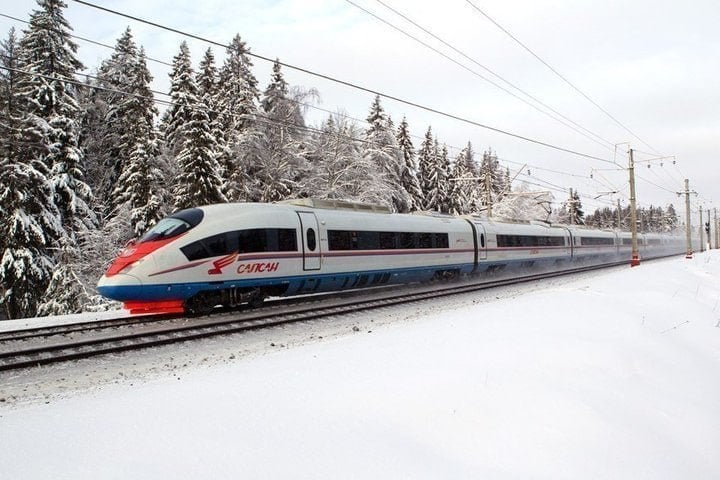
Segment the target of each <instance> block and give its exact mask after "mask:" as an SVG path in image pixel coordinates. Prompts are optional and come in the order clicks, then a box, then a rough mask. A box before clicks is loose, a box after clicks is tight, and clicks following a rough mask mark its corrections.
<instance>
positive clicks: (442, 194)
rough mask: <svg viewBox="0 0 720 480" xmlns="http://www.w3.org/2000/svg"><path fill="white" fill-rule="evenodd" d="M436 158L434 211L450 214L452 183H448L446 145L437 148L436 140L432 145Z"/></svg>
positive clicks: (448, 158)
mask: <svg viewBox="0 0 720 480" xmlns="http://www.w3.org/2000/svg"><path fill="white" fill-rule="evenodd" d="M433 149H434V155H435V158H436V160H437V161H436V162H435V171H434V173H433V182H434V183H435V185H436V188H437V196H436V202H437V203H436V205H435V210H437V211H439V212H442V213H450V211H451V208H452V186H453V184H452V182H451V181H450V156H449V155H448V149H447V145H443V146H442V148H439V144H438V141H437V138H436V139H435V143H434V145H433Z"/></svg>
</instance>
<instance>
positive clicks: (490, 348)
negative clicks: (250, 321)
mask: <svg viewBox="0 0 720 480" xmlns="http://www.w3.org/2000/svg"><path fill="white" fill-rule="evenodd" d="M719 276H720V252H718V251H712V252H706V253H703V254H696V255H695V258H694V259H692V260H685V259H684V258H676V259H671V260H667V261H656V262H644V263H643V264H642V265H641V266H640V267H637V268H633V269H630V268H628V267H623V268H616V269H612V270H608V271H603V272H600V273H594V274H586V275H580V276H572V277H567V278H563V279H559V280H551V281H545V282H542V283H537V284H532V285H526V286H522V287H510V288H506V289H502V290H494V291H491V292H484V293H479V294H478V293H475V294H469V295H463V296H461V297H459V298H458V297H454V298H452V299H435V300H432V301H427V302H424V303H418V304H415V305H413V306H409V307H408V306H406V307H403V308H385V309H382V311H380V312H365V313H362V314H356V315H351V316H349V317H343V318H335V319H327V320H323V321H318V322H311V323H304V324H299V325H290V326H286V327H282V328H275V329H270V330H264V331H259V332H250V333H248V334H243V335H235V336H232V337H226V338H222V339H213V340H209V341H204V342H195V343H192V344H184V345H182V346H171V347H164V348H162V349H157V350H153V351H144V352H139V353H130V354H126V355H118V356H109V357H103V359H95V360H87V361H81V362H76V363H74V364H69V365H65V366H57V367H52V368H44V369H35V370H31V371H28V372H24V373H22V374H4V376H0V385H3V392H2V393H0V397H4V398H3V400H4V401H3V403H0V432H2V434H0V478H24V479H45V478H55V479H63V478H72V479H85V478H88V479H90V478H93V479H94V478H133V479H156V478H178V479H183V478H214V479H224V478H232V479H235V478H293V479H296V478H311V479H318V478H320V479H323V478H328V479H337V478H343V479H347V478H351V479H352V478H363V479H364V478H373V479H374V478H413V479H415V478H493V479H526V478H533V479H578V478H582V479H599V478H603V479H607V478H611V479H633V480H636V479H654V480H655V479H714V478H720V456H719V455H717V448H718V445H720V380H719V379H720V308H718V307H719V305H720V284H718V281H717V279H718V277H719ZM353 327H355V328H353Z"/></svg>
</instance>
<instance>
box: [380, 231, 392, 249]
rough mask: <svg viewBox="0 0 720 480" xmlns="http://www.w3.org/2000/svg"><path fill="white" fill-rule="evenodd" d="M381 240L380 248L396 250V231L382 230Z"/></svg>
mask: <svg viewBox="0 0 720 480" xmlns="http://www.w3.org/2000/svg"><path fill="white" fill-rule="evenodd" d="M379 240H380V248H381V249H383V250H394V249H395V248H396V245H395V233H394V232H380V235H379Z"/></svg>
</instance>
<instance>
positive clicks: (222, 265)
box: [208, 252, 238, 275]
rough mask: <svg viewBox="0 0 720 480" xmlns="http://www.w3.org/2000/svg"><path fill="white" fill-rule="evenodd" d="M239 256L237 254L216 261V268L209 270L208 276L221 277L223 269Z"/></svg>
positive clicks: (214, 263) (214, 265)
mask: <svg viewBox="0 0 720 480" xmlns="http://www.w3.org/2000/svg"><path fill="white" fill-rule="evenodd" d="M237 255H238V254H237V252H235V253H231V254H230V255H227V256H225V257H222V258H218V259H217V260H215V261H214V262H213V267H215V268H211V269H210V270H208V275H220V274H221V273H222V269H223V268H225V267H227V266H228V265H230V264H231V263H233V262H234V261H235V258H236V257H237Z"/></svg>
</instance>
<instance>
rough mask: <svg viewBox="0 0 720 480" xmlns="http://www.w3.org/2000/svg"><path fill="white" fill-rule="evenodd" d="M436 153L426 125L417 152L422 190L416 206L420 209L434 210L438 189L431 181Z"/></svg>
mask: <svg viewBox="0 0 720 480" xmlns="http://www.w3.org/2000/svg"><path fill="white" fill-rule="evenodd" d="M437 154H438V152H437V148H435V145H434V144H433V136H432V128H431V127H428V129H427V132H425V138H423V141H422V144H421V145H420V151H419V152H418V183H419V184H420V191H421V192H422V201H421V202H420V204H419V206H418V208H419V209H420V210H436V205H437V196H438V191H437V185H436V182H434V181H433V174H434V172H435V163H436V162H437V158H436V157H437Z"/></svg>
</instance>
